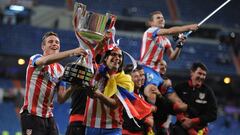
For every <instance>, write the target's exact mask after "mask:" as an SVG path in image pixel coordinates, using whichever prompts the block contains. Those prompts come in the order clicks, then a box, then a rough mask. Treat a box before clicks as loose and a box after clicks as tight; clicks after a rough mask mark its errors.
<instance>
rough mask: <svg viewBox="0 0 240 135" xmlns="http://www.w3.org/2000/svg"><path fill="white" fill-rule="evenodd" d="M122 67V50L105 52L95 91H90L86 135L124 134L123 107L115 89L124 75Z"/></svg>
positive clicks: (94, 86) (85, 116) (95, 82)
mask: <svg viewBox="0 0 240 135" xmlns="http://www.w3.org/2000/svg"><path fill="white" fill-rule="evenodd" d="M122 66H123V54H122V50H121V49H120V48H118V47H114V48H113V49H111V50H108V51H106V52H105V55H104V57H103V62H102V64H101V65H100V67H99V70H98V71H97V73H96V74H95V77H94V78H93V85H92V86H93V90H91V89H90V90H89V93H88V94H89V97H88V98H87V104H86V110H85V115H84V121H85V123H86V131H85V134H86V135H102V134H108V135H121V134H122V122H123V120H122V109H123V106H122V104H121V102H120V101H119V99H118V97H117V96H116V92H117V90H116V89H114V88H113V85H114V84H115V85H114V87H116V85H117V82H118V81H117V80H118V77H119V76H121V75H122V74H121V73H122ZM110 80H111V81H113V82H116V83H111V81H110ZM109 81H110V82H109ZM131 84H132V86H133V83H132V82H131ZM106 87H107V88H106Z"/></svg>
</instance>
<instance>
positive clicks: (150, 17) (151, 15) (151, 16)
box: [148, 11, 162, 21]
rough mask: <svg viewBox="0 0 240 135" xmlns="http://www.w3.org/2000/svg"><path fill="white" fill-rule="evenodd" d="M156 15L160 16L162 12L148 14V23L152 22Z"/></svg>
mask: <svg viewBox="0 0 240 135" xmlns="http://www.w3.org/2000/svg"><path fill="white" fill-rule="evenodd" d="M156 14H162V12H161V11H154V12H151V13H150V14H149V18H148V21H152V20H153V16H154V15H156Z"/></svg>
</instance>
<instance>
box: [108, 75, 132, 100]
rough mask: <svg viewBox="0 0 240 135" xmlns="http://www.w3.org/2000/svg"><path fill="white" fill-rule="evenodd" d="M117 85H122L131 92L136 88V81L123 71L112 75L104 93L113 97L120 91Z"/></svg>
mask: <svg viewBox="0 0 240 135" xmlns="http://www.w3.org/2000/svg"><path fill="white" fill-rule="evenodd" d="M117 86H120V87H122V88H124V89H126V90H127V91H129V92H133V90H134V83H133V81H132V78H131V76H130V75H126V74H125V73H124V72H123V71H122V72H120V73H117V74H114V75H112V76H110V78H109V79H108V82H107V85H106V86H105V89H104V95H105V96H107V97H111V96H113V95H114V94H116V93H117V91H118V90H117Z"/></svg>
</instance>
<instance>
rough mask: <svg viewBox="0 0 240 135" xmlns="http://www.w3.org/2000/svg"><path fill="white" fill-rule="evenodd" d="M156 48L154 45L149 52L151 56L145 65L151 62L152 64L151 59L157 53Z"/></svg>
mask: <svg viewBox="0 0 240 135" xmlns="http://www.w3.org/2000/svg"><path fill="white" fill-rule="evenodd" d="M157 49H158V47H157V46H156V45H154V46H153V49H152V51H151V54H150V55H149V57H148V59H147V62H146V65H151V62H152V59H153V57H154V55H155V53H156V51H157Z"/></svg>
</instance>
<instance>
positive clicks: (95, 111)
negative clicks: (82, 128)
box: [90, 99, 97, 127]
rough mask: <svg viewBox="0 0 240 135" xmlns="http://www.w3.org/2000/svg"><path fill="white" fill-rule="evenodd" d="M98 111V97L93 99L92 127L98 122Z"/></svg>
mask: <svg viewBox="0 0 240 135" xmlns="http://www.w3.org/2000/svg"><path fill="white" fill-rule="evenodd" d="M96 113H97V99H93V110H92V116H91V124H90V125H91V127H95V122H96Z"/></svg>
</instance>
